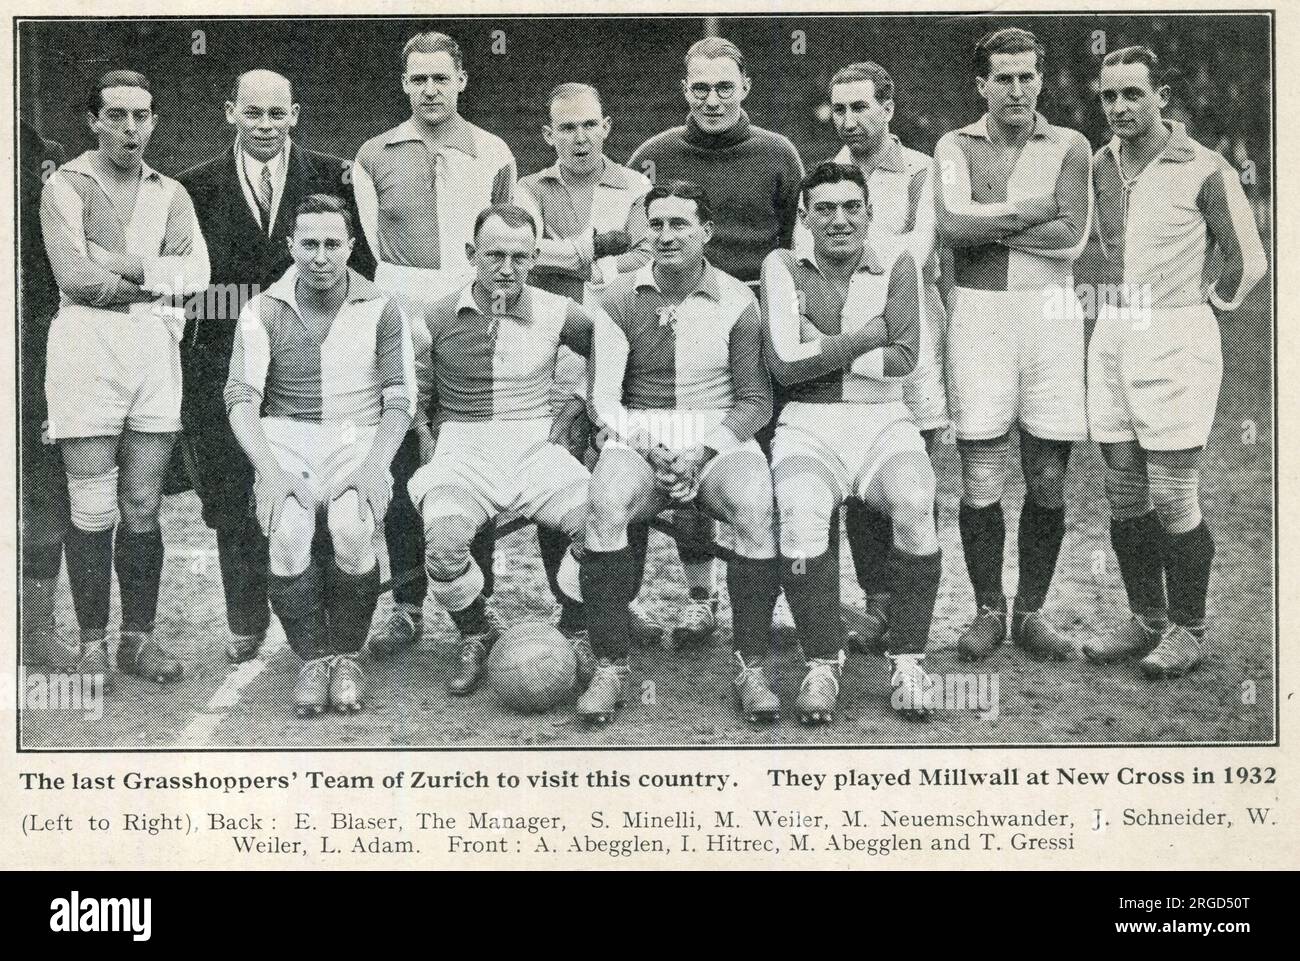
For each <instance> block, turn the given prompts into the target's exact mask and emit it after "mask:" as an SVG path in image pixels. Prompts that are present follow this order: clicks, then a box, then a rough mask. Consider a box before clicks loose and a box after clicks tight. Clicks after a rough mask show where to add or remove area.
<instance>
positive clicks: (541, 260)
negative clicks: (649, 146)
mask: <svg viewBox="0 0 1300 961" xmlns="http://www.w3.org/2000/svg"><path fill="white" fill-rule="evenodd" d="M548 110H549V114H550V121H551V122H550V124H548V125H547V126H545V127H543V128H542V134H543V136H544V137H545V138H546V142H547V143H548V144H550V145H551V146H552V147H553V148H554V149H555V157H556V161H555V163H554V164H552V165H551V166H550V167H547V168H546V169H545V170H543V171H541V172H539V173H535V174H530V175H529V176H527V177H524V178H522V179H521V180H520V181H519V189H518V193H519V205H520V206H521V207H523V208H524V209H525V210H527V211H528V212H529V213H531V214H533V216H534V217H536V218H538V223H540V224H541V225H542V236H541V239H540V240H539V241H538V243H537V246H538V250H539V251H540V253H539V254H538V257H537V266H535V267H534V268H533V271H532V273H531V274H530V275H529V281H530V283H532V284H533V285H534V286H540V287H543V288H544V289H548V290H551V291H553V292H554V293H560V294H564V295H565V296H566V297H571V298H572V299H574V300H576V301H578V302H579V303H581V302H583V301H584V299H586V297H587V295H588V290H589V289H590V290H595V289H599V288H601V287H604V286H605V285H606V284H608V283H610V282H611V281H613V280H614V279H615V278H616V277H617V276H618V275H619V274H620V273H630V272H635V271H636V270H638V269H639V268H641V267H643V266H645V264H647V263H648V262H649V261H650V253H649V244H648V241H647V240H646V222H645V207H644V206H643V205H642V203H641V199H642V198H643V197H644V196H645V195H646V193H647V192H648V191H649V190H650V181H649V180H648V179H646V177H645V176H643V175H642V174H639V173H637V172H636V171H635V170H629V169H628V168H627V167H624V166H621V165H619V164H616V163H614V161H612V160H610V159H609V158H608V157H606V156H605V139H606V138H607V137H608V136H609V132H610V128H611V126H612V122H611V120H610V118H609V117H607V116H605V110H604V107H603V106H602V105H601V99H600V93H599V92H598V91H597V90H596V88H595V87H591V86H588V85H587V84H585V83H565V84H561V85H560V86H558V87H556V88H555V89H554V90H552V91H551V97H550V104H549V107H548Z"/></svg>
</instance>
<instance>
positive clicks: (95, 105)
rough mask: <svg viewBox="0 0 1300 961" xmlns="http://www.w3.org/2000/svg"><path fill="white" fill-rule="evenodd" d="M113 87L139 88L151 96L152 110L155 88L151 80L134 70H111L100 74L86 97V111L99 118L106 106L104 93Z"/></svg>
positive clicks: (150, 104)
mask: <svg viewBox="0 0 1300 961" xmlns="http://www.w3.org/2000/svg"><path fill="white" fill-rule="evenodd" d="M112 87H139V88H140V89H141V90H143V91H145V92H146V93H148V94H149V106H150V108H151V109H152V107H153V88H152V87H150V86H149V80H148V78H147V77H145V75H144V74H142V73H136V72H135V71H134V70H110V71H108V72H107V73H102V74H100V75H99V79H98V80H96V81H95V85H94V86H93V87H91V88H90V91H89V93H88V94H87V96H86V109H87V110H88V111H90V112H91V113H93V114H95V115H96V116H98V115H99V110H100V108H101V107H103V106H104V91H105V90H108V89H110V88H112Z"/></svg>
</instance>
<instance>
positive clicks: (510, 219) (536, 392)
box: [407, 204, 592, 695]
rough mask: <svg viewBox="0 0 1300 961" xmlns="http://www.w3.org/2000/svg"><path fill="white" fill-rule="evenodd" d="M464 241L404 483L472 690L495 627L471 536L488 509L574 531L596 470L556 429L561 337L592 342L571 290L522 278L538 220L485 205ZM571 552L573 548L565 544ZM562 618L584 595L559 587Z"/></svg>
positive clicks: (489, 515)
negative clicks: (464, 276)
mask: <svg viewBox="0 0 1300 961" xmlns="http://www.w3.org/2000/svg"><path fill="white" fill-rule="evenodd" d="M473 236H474V242H473V243H471V244H467V245H466V249H467V253H468V255H469V259H470V261H471V262H472V263H473V265H474V269H475V273H476V278H475V279H474V281H473V282H471V283H468V284H466V285H465V286H464V287H462V288H461V289H460V290H458V291H456V292H455V293H452V294H449V295H448V296H446V297H444V298H442V299H441V300H439V301H436V302H435V303H434V304H433V305H432V306H431V307H430V310H429V314H428V317H429V333H430V335H431V338H432V343H431V346H430V358H429V363H428V364H422V365H421V370H422V371H428V373H429V376H430V377H431V378H432V381H431V383H428V384H424V383H422V384H421V396H430V397H432V398H434V401H433V404H432V405H431V408H430V410H429V412H428V413H429V419H430V421H431V422H432V423H434V424H436V425H437V434H438V439H437V442H436V444H435V445H434V448H433V452H432V455H431V457H430V459H429V462H428V463H426V464H424V465H423V466H422V467H421V468H420V469H419V470H417V471H416V472H415V474H414V475H413V476H412V477H411V481H410V483H409V484H408V485H407V490H408V491H409V492H410V495H411V502H412V503H413V504H414V505H415V506H416V509H417V510H419V512H420V515H421V517H423V518H424V543H425V570H426V572H427V573H428V575H429V590H430V591H431V592H432V593H433V596H434V597H435V598H437V600H438V602H439V603H440V604H441V605H442V606H443V607H444V608H445V609H446V610H447V612H448V613H449V614H450V615H451V619H452V621H453V622H454V623H455V625H456V627H457V629H458V630H459V631H460V635H461V651H460V664H459V667H458V669H457V671H456V672H455V673H454V674H453V675H452V676H451V677H450V678H449V679H448V681H447V690H448V691H449V692H450V693H452V694H458V695H460V694H469V693H470V692H472V691H473V690H474V689H475V688H476V687H477V686H478V683H479V680H480V678H481V676H482V673H483V662H484V659H485V658H486V657H487V654H488V651H489V650H490V649H491V647H492V645H493V644H494V643H495V642H496V640H497V637H498V636H499V634H500V629H499V627H498V625H497V623H496V618H495V615H494V614H493V613H492V612H491V611H490V610H489V609H488V606H487V599H486V598H485V597H484V596H483V571H482V569H481V568H480V567H479V566H478V564H477V563H475V561H474V558H473V557H472V556H471V554H470V542H471V541H473V539H474V537H475V535H476V534H477V533H478V531H479V530H480V529H482V528H483V526H484V525H485V524H487V523H488V522H489V521H495V520H497V519H498V518H501V517H502V516H516V517H525V518H527V519H529V520H532V521H535V522H536V523H537V524H539V525H540V526H542V527H545V528H547V529H549V530H552V531H559V532H562V533H563V534H565V535H566V536H567V537H569V538H570V539H572V538H573V537H574V536H575V535H577V534H578V533H579V532H580V531H581V530H582V524H583V519H584V517H585V515H586V512H587V485H588V481H589V479H590V475H589V474H588V473H587V469H586V468H585V467H583V466H582V463H581V462H580V461H579V460H578V459H577V458H575V457H574V456H573V455H572V454H571V453H569V451H568V450H567V449H565V448H563V447H561V446H559V445H558V444H555V443H552V442H551V439H550V435H551V428H552V417H551V388H552V385H553V384H554V383H555V363H556V357H557V355H558V353H559V350H560V348H561V346H564V347H568V348H569V349H570V350H572V351H574V353H576V354H579V355H581V356H583V357H585V356H587V355H588V354H589V353H590V352H591V317H590V315H589V314H588V313H587V312H586V311H585V310H584V309H583V308H582V307H581V306H580V305H579V304H577V303H575V302H574V301H572V300H569V299H568V298H567V297H561V296H559V295H558V294H552V293H548V292H547V291H544V290H538V289H535V288H532V287H527V288H526V287H525V286H524V282H525V280H526V279H527V277H528V271H529V270H530V269H532V266H533V263H534V262H535V261H536V259H537V237H538V230H537V222H536V221H535V220H534V219H533V217H532V215H531V214H530V213H528V212H527V211H525V210H523V209H522V208H519V207H515V206H512V205H510V204H494V205H493V206H491V207H488V208H487V209H486V210H484V211H483V212H482V213H480V214H479V215H478V218H477V220H476V222H475V224H474V233H473ZM566 556H568V555H567V554H566ZM558 600H559V601H560V604H561V606H562V607H563V608H565V614H564V617H563V620H564V622H566V623H570V624H572V623H574V622H575V621H578V622H580V619H581V617H582V614H581V610H580V609H578V611H577V613H576V614H575V613H573V610H574V608H575V607H577V605H578V602H577V601H576V600H574V599H573V598H571V597H565V596H561V597H560V598H558ZM571 640H572V641H573V647H574V654H575V655H576V656H577V658H578V664H579V676H580V677H581V678H582V679H583V680H585V679H586V678H587V677H589V676H590V671H591V669H592V663H591V662H592V658H591V652H590V647H589V646H588V644H587V639H586V636H585V633H575V635H574V636H573V637H572V638H571Z"/></svg>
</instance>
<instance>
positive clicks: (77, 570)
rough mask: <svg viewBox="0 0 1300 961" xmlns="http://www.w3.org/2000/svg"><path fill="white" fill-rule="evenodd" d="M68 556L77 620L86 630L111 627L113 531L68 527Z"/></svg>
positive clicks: (69, 576)
mask: <svg viewBox="0 0 1300 961" xmlns="http://www.w3.org/2000/svg"><path fill="white" fill-rule="evenodd" d="M64 551H65V552H66V553H67V556H68V583H69V585H70V586H71V588H72V604H73V606H74V607H75V608H76V610H77V624H78V625H79V626H80V627H81V629H82V630H83V631H103V630H104V629H105V628H107V627H108V604H109V596H110V594H111V592H112V589H113V531H112V529H111V528H110V529H109V530H106V531H83V530H81V529H80V528H77V527H70V528H68V538H67V540H66V541H65V542H64Z"/></svg>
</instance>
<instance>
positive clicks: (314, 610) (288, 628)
mask: <svg viewBox="0 0 1300 961" xmlns="http://www.w3.org/2000/svg"><path fill="white" fill-rule="evenodd" d="M324 584H325V578H324V575H323V573H322V571H321V568H320V564H319V563H318V562H316V561H315V560H312V562H311V563H310V564H308V565H307V569H306V570H305V571H303V572H302V573H301V574H297V575H294V576H292V577H281V576H280V575H278V574H271V575H270V576H269V578H268V582H267V588H268V593H269V594H270V598H271V610H273V611H275V616H276V617H278V618H279V619H280V626H281V627H283V628H284V636H285V637H286V638H287V639H288V641H289V647H290V648H292V649H293V652H294V653H295V654H297V655H298V656H299V657H301V658H302V659H303V660H304V661H311V660H315V659H316V658H318V657H325V656H326V655H327V654H329V652H330V648H329V638H328V637H326V635H325V617H324V611H323V610H322V605H323V603H324V600H325V596H324V594H325V592H324Z"/></svg>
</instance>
